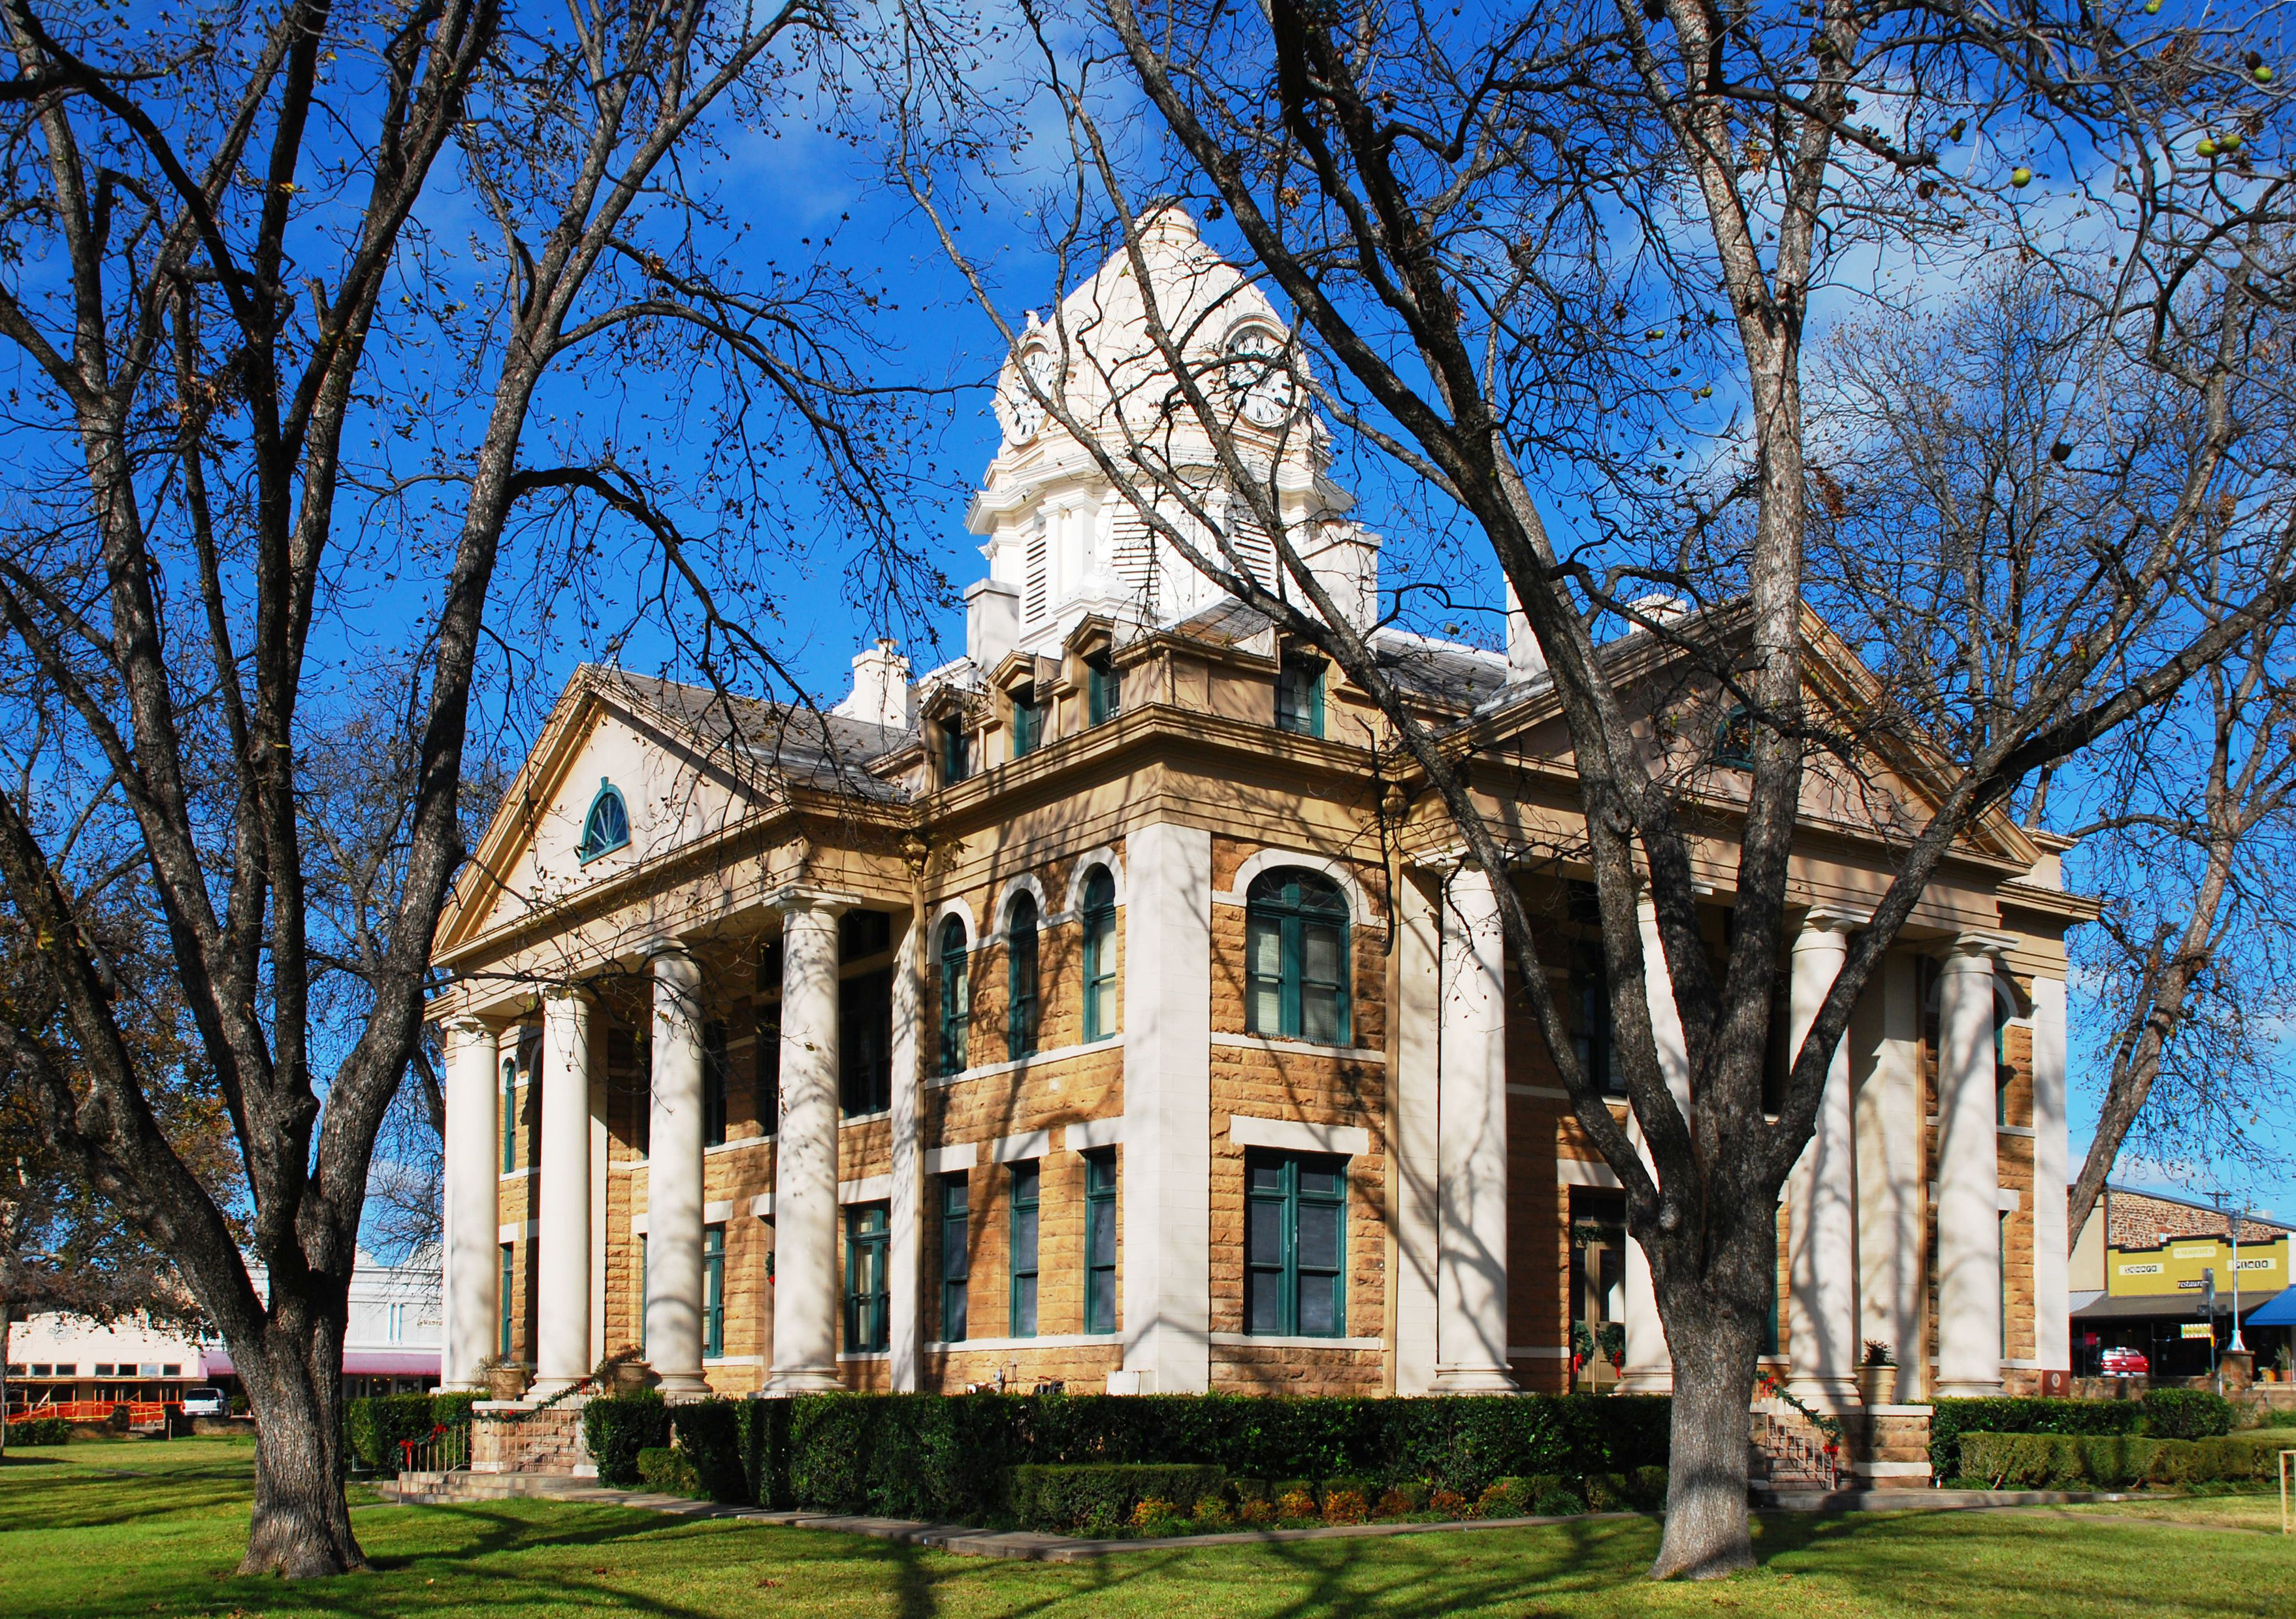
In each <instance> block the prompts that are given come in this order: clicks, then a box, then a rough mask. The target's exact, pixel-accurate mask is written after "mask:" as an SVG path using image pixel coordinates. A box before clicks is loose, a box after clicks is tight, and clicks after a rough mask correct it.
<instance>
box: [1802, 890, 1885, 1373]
mask: <svg viewBox="0 0 2296 1619" xmlns="http://www.w3.org/2000/svg"><path fill="white" fill-rule="evenodd" d="M1864 921H1866V916H1862V915H1860V916H1851V915H1849V914H1847V913H1845V912H1843V911H1841V910H1837V909H1833V908H1828V907H1825V906H1819V907H1815V908H1812V909H1811V910H1810V912H1809V913H1808V916H1804V917H1803V918H1802V925H1801V931H1800V933H1797V934H1795V935H1794V942H1793V978H1792V989H1791V990H1790V992H1789V1000H1788V1003H1787V1004H1788V1016H1789V1019H1790V1022H1791V1025H1792V1040H1793V1051H1794V1055H1795V1057H1796V1059H1797V1060H1799V1058H1800V1054H1801V1044H1802V1040H1803V1039H1804V1038H1805V1037H1806V1036H1807V1035H1808V1033H1809V1027H1810V1025H1811V1024H1812V1023H1816V1021H1817V1009H1818V1007H1820V1006H1821V1005H1822V1004H1824V1002H1825V997H1826V993H1827V991H1829V990H1832V989H1833V981H1834V979H1835V978H1837V977H1838V976H1840V975H1841V963H1842V958H1843V957H1845V956H1847V955H1848V954H1849V932H1850V930H1851V929H1852V928H1854V927H1856V926H1857V925H1859V924H1861V923H1863V922H1864ZM1787 1187H1788V1191H1787V1202H1788V1204H1789V1207H1790V1209H1791V1211H1792V1212H1791V1214H1790V1216H1789V1219H1788V1235H1787V1248H1786V1257H1787V1266H1788V1270H1787V1274H1788V1275H1789V1276H1790V1277H1791V1278H1792V1286H1791V1287H1790V1289H1789V1290H1788V1291H1789V1296H1788V1299H1787V1304H1788V1308H1789V1311H1790V1314H1789V1316H1788V1319H1789V1321H1790V1322H1791V1324H1792V1325H1791V1327H1790V1328H1789V1337H1788V1347H1789V1349H1790V1350H1791V1352H1792V1366H1793V1372H1792V1377H1791V1378H1790V1380H1789V1382H1788V1385H1787V1386H1788V1388H1789V1390H1790V1391H1791V1392H1792V1393H1793V1394H1794V1396H1795V1397H1796V1398H1798V1399H1800V1400H1803V1401H1808V1402H1809V1403H1810V1404H1812V1405H1816V1406H1820V1407H1822V1408H1824V1409H1833V1410H1839V1409H1841V1408H1842V1407H1844V1406H1848V1405H1855V1404H1856V1403H1857V1132H1856V1130H1855V1129H1854V1128H1853V1126H1852V1122H1851V1118H1850V1110H1849V1035H1848V1031H1847V1030H1845V1031H1843V1037H1842V1039H1841V1040H1839V1041H1837V1042H1835V1044H1834V1048H1833V1061H1832V1062H1831V1063H1829V1064H1827V1065H1826V1070H1825V1092H1824V1093H1823V1095H1821V1097H1819V1099H1818V1105H1817V1122H1816V1126H1815V1128H1814V1129H1813V1130H1811V1132H1810V1138H1809V1145H1808V1146H1806V1147H1804V1148H1803V1149H1802V1155H1801V1157H1800V1160H1799V1161H1797V1162H1796V1163H1795V1164H1794V1168H1793V1173H1792V1176H1791V1177H1789V1178H1788V1180H1787Z"/></svg>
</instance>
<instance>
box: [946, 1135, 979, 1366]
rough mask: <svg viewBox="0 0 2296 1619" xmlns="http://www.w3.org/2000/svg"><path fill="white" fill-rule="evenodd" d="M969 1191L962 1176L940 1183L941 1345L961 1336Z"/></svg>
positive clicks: (968, 1265)
mask: <svg viewBox="0 0 2296 1619" xmlns="http://www.w3.org/2000/svg"><path fill="white" fill-rule="evenodd" d="M971 1278H972V1187H971V1185H970V1184H969V1183H968V1182H967V1181H966V1179H965V1178H964V1176H963V1175H945V1176H943V1177H942V1178H941V1183H940V1335H941V1338H942V1340H943V1341H944V1342H945V1343H949V1344H955V1343H958V1342H961V1341H962V1340H963V1339H964V1335H965V1331H966V1327H965V1313H966V1312H965V1303H966V1299H965V1290H966V1285H967V1283H968V1282H969V1280H970V1279H971Z"/></svg>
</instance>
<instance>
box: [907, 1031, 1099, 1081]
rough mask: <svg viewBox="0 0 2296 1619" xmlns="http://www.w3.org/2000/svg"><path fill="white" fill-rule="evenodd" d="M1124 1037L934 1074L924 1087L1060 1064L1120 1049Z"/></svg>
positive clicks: (1058, 1048) (1088, 1041) (1087, 1042)
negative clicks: (1067, 1060)
mask: <svg viewBox="0 0 2296 1619" xmlns="http://www.w3.org/2000/svg"><path fill="white" fill-rule="evenodd" d="M1123 1045H1124V1036H1123V1035H1122V1034H1120V1033H1119V1034H1111V1035H1109V1036H1107V1037H1106V1038H1105V1039H1103V1040H1087V1041H1085V1042H1084V1043H1083V1044H1082V1045H1080V1046H1055V1047H1054V1048H1052V1049H1051V1050H1049V1051H1039V1052H1037V1053H1036V1054H1035V1055H1034V1056H1024V1057H1021V1059H1020V1060H1018V1061H1017V1062H1005V1063H985V1064H982V1065H981V1066H980V1067H978V1068H966V1069H962V1070H960V1071H959V1072H955V1073H937V1074H935V1075H933V1076H932V1078H931V1079H929V1080H927V1081H925V1083H926V1084H927V1085H929V1086H932V1087H935V1088H939V1087H942V1086H947V1085H962V1084H963V1083H964V1081H967V1080H992V1079H995V1078H996V1076H997V1075H999V1074H1005V1073H1021V1072H1026V1071H1027V1070H1029V1069H1030V1068H1034V1067H1037V1066H1038V1065H1039V1064H1046V1063H1057V1062H1062V1061H1065V1060H1066V1059H1068V1058H1070V1057H1072V1056H1090V1055H1091V1054H1092V1053H1094V1052H1096V1051H1116V1050H1120V1049H1122V1048H1123Z"/></svg>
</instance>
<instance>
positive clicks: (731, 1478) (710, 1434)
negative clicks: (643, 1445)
mask: <svg viewBox="0 0 2296 1619" xmlns="http://www.w3.org/2000/svg"><path fill="white" fill-rule="evenodd" d="M735 1404H736V1402H735V1401H731V1400H694V1401H686V1402H685V1403H682V1404H678V1405H674V1406H671V1407H670V1408H669V1431H670V1432H671V1433H672V1434H676V1437H677V1444H678V1448H679V1449H680V1450H682V1451H685V1457H686V1459H687V1460H688V1461H690V1462H691V1463H692V1464H693V1474H694V1476H695V1477H696V1478H697V1479H699V1480H700V1481H701V1489H702V1491H703V1492H704V1493H705V1494H707V1495H708V1496H709V1499H710V1500H713V1501H731V1502H736V1503H748V1502H751V1501H754V1500H756V1499H757V1498H756V1496H755V1495H754V1494H752V1493H751V1491H750V1475H749V1473H748V1470H747V1469H745V1468H744V1467H742V1428H741V1424H740V1422H739V1421H738V1420H737V1418H736V1417H735V1414H734V1406H735Z"/></svg>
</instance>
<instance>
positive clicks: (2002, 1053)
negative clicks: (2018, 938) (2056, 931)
mask: <svg viewBox="0 0 2296 1619" xmlns="http://www.w3.org/2000/svg"><path fill="white" fill-rule="evenodd" d="M2008 1032H2009V1031H2008V1030H2006V1029H2005V1028H2004V1027H2003V1026H2002V1023H2001V1011H2000V1008H1999V1007H1995V1008H1994V1013H1993V1122H1995V1123H1996V1124H2006V1123H2008V1122H2009V1087H2010V1086H2011V1085H2012V1084H2013V1083H2014V1082H2015V1081H2016V1078H2017V1071H2016V1070H2015V1069H2013V1068H2012V1067H2010V1066H2009V1058H2008V1055H2007V1053H2008V1040H2007V1035H2008ZM2003 1353H2004V1354H2006V1353H2007V1351H2006V1350H2004V1351H2003Z"/></svg>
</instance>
